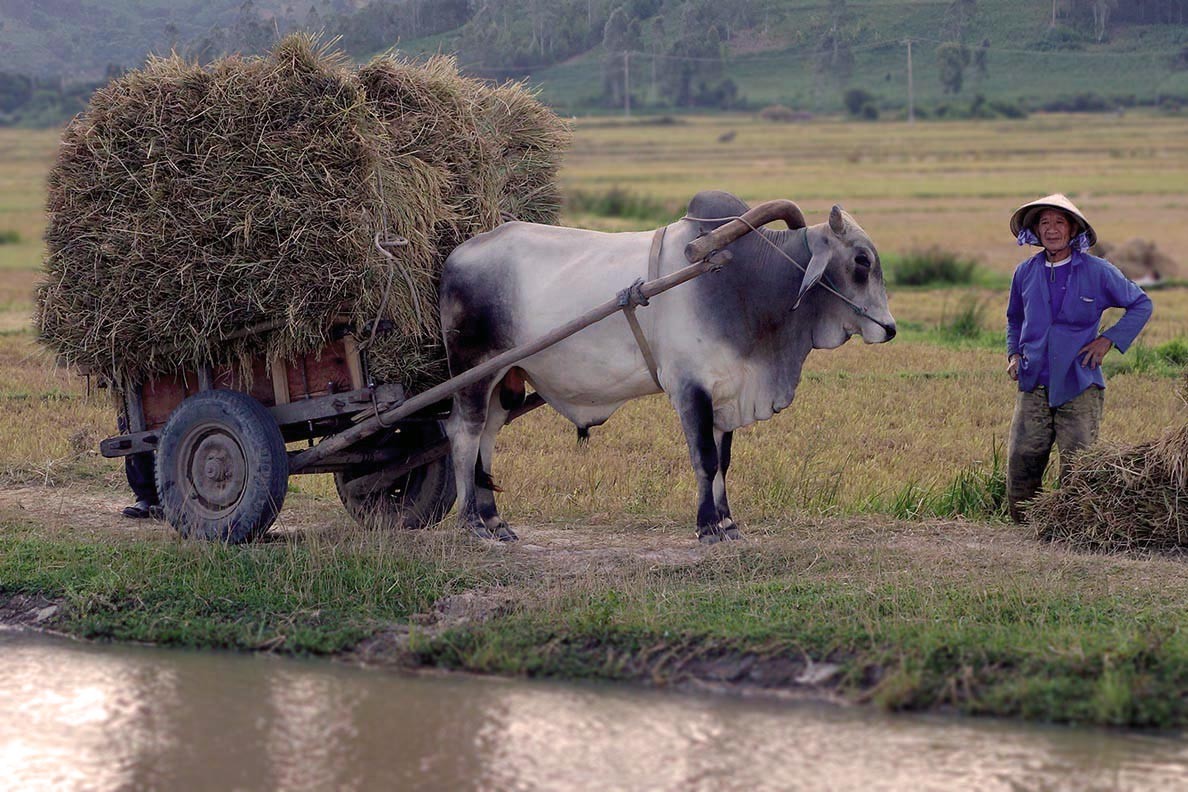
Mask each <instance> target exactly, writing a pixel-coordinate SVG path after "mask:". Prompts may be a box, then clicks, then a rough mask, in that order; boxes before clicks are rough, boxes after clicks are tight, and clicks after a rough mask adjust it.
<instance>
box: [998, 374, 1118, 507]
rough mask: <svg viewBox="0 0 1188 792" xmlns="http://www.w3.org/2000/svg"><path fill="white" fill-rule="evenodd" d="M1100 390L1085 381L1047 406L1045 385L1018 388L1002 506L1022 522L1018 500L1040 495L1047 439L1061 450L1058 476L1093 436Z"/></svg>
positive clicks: (1048, 450) (1064, 473) (1064, 474)
mask: <svg viewBox="0 0 1188 792" xmlns="http://www.w3.org/2000/svg"><path fill="white" fill-rule="evenodd" d="M1104 394H1105V392H1104V391H1103V390H1102V389H1101V388H1098V387H1096V386H1092V385H1091V386H1089V387H1088V388H1086V389H1085V390H1084V391H1082V392H1081V394H1080V395H1078V396H1077V397H1076V398H1074V399H1072V400H1071V401H1067V402H1065V403H1064V404H1062V405H1060V406H1059V407H1049V406H1048V389H1047V388H1045V387H1043V386H1042V385H1041V386H1040V387H1038V388H1036V389H1035V390H1033V391H1019V395H1018V397H1017V398H1016V400H1015V417H1014V418H1013V419H1011V437H1010V443H1009V446H1008V449H1007V493H1006V494H1007V507H1008V509H1009V510H1010V515H1011V519H1012V520H1014V521H1015V522H1022V521H1023V505H1024V504H1025V503H1026V502H1027V501H1029V500H1031V499H1032V498H1034V497H1035V496H1036V495H1037V494H1039V491H1040V487H1041V486H1042V484H1043V479H1044V469H1045V468H1046V467H1047V466H1048V457H1049V455H1050V454H1051V453H1052V444H1053V443H1055V444H1056V446H1057V447H1058V448H1059V449H1060V481H1064V479H1065V478H1066V477H1067V475H1068V466H1069V463H1070V462H1071V461H1072V458H1073V457H1074V456H1075V455H1076V452H1077V451H1079V450H1081V449H1082V448H1084V447H1086V446H1088V445H1091V444H1093V442H1094V441H1096V440H1097V430H1098V427H1100V426H1101V413H1102V407H1103V405H1104V404H1105V399H1104Z"/></svg>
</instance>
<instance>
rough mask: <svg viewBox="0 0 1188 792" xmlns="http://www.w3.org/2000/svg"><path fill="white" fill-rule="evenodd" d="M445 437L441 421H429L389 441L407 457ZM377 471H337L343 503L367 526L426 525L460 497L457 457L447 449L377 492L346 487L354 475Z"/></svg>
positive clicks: (351, 513) (361, 469) (409, 428)
mask: <svg viewBox="0 0 1188 792" xmlns="http://www.w3.org/2000/svg"><path fill="white" fill-rule="evenodd" d="M444 438H445V430H444V429H443V428H442V426H441V424H440V423H436V422H426V423H423V424H410V425H407V426H405V427H403V428H402V429H401V431H400V432H399V433H397V434H395V435H394V436H393V437H392V438H391V440H390V441H389V442H394V443H397V444H398V445H399V447H400V448H402V449H404V450H406V451H407V454H406V455H405V458H407V456H408V455H411V454H413V453H416V452H417V451H420V450H421V449H423V448H426V447H428V446H430V445H433V444H434V443H436V442H438V441H440V440H442V439H444ZM376 472H378V471H377V470H376V469H375V468H355V469H351V470H347V471H342V472H339V473H335V474H334V486H335V488H336V489H337V490H338V497H339V499H340V500H341V501H342V505H343V506H345V507H346V510H347V512H348V513H350V515H351V517H353V518H354V519H355V522H357V523H359V524H360V525H362V526H364V527H368V528H373V527H374V528H384V527H394V528H403V529H410V530H416V529H419V528H424V527H425V526H428V525H433V524H434V523H436V522H439V521H441V520H442V519H443V518H444V517H445V516H446V514H448V513H449V511H450V509H451V508H452V507H453V505H454V500H455V499H456V498H457V497H458V490H457V487H456V485H455V481H454V460H453V458H452V457H451V456H450V455H449V454H448V453H447V454H446V455H445V456H444V457H442V458H441V459H438V460H435V461H433V462H430V463H428V464H426V465H422V466H421V467H419V468H416V469H415V470H413V471H412V472H411V473H409V474H408V475H405V476H401V477H400V479H399V480H397V481H396V482H395V483H393V484H392V485H391V486H389V487H386V488H384V489H382V490H379V491H377V492H373V493H368V494H367V495H365V496H356V495H352V494H351V493H350V492H349V491H348V490H347V484H348V483H349V482H350V481H352V480H353V479H356V478H359V477H360V476H365V475H369V474H372V473H376Z"/></svg>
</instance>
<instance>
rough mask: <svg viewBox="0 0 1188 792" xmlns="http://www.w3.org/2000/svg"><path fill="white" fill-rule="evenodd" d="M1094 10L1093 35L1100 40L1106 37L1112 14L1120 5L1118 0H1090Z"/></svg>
mask: <svg viewBox="0 0 1188 792" xmlns="http://www.w3.org/2000/svg"><path fill="white" fill-rule="evenodd" d="M1088 2H1089V4H1090V6H1091V9H1092V11H1093V35H1094V37H1095V38H1096V39H1097V40H1098V41H1102V40H1104V39H1105V37H1106V27H1107V25H1109V22H1110V14H1111V13H1113V11H1114V9H1116V8H1117V7H1118V0H1088Z"/></svg>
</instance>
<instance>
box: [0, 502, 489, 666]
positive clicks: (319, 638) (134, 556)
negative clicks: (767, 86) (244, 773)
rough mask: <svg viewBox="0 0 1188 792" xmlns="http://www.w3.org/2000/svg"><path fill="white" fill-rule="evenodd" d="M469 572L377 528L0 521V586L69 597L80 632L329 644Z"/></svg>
mask: <svg viewBox="0 0 1188 792" xmlns="http://www.w3.org/2000/svg"><path fill="white" fill-rule="evenodd" d="M474 582H475V581H474V579H473V578H470V577H467V576H465V575H458V574H450V573H447V572H446V571H445V570H443V569H442V568H440V567H438V566H435V565H434V564H431V563H427V562H424V561H417V560H412V559H409V558H407V557H405V556H404V555H403V554H400V553H398V552H396V551H395V549H394V548H393V547H392V546H390V545H387V544H385V542H384V541H382V539H381V538H378V537H377V538H371V539H367V538H363V539H359V540H354V541H344V542H341V543H339V542H328V541H318V540H317V539H316V538H311V537H307V539H306V540H305V541H286V540H277V541H273V542H268V543H263V544H258V545H253V546H247V547H228V546H224V545H220V544H204V543H198V542H193V543H190V542H183V541H180V540H178V541H160V540H154V541H129V542H119V543H118V544H117V543H107V542H102V541H95V542H90V541H79V540H58V539H54V538H41V537H40V536H39V533H38V532H37V531H34V530H21V529H20V527H19V526H13V525H10V524H9V525H0V594H15V593H26V594H34V593H36V594H42V595H44V596H47V597H50V598H53V599H60V598H64V599H65V601H66V603H67V605H66V608H65V609H64V614H63V623H62V624H60V625H59V629H63V630H66V631H67V632H71V633H73V634H76V635H81V636H83V637H87V638H106V639H114V640H122V641H148V642H152V643H157V644H166V645H175V646H188V647H210V648H230V649H262V648H267V649H282V648H283V649H284V650H285V651H287V652H296V653H326V652H334V651H338V650H341V649H344V648H347V647H349V646H352V645H354V644H355V643H357V642H358V641H359V640H361V639H362V638H364V637H366V636H368V635H370V634H372V633H373V632H375V631H376V630H377V629H379V627H380V626H382V625H386V624H391V623H392V622H396V621H400V620H402V619H405V618H407V617H408V616H409V615H410V614H412V613H416V612H420V611H423V610H425V609H426V608H427V607H428V606H429V605H430V604H431V603H432V602H434V601H435V600H436V599H438V598H440V597H442V596H444V595H446V594H448V593H451V592H454V591H458V590H462V589H465V588H467V587H469V586H470V585H473V584H474Z"/></svg>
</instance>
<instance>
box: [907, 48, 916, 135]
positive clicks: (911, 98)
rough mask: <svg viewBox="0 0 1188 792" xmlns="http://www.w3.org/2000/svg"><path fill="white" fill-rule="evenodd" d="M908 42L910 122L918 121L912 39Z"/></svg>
mask: <svg viewBox="0 0 1188 792" xmlns="http://www.w3.org/2000/svg"><path fill="white" fill-rule="evenodd" d="M904 43H906V44H907V60H908V62H907V67H908V123H909V124H914V123H916V86H915V84H914V83H913V82H912V40H911V39H908V40H907V41H906V42H904Z"/></svg>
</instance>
